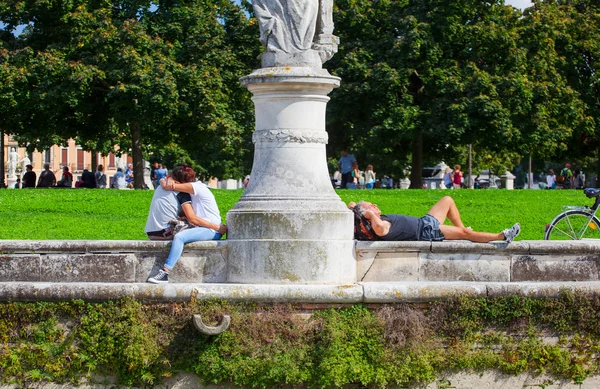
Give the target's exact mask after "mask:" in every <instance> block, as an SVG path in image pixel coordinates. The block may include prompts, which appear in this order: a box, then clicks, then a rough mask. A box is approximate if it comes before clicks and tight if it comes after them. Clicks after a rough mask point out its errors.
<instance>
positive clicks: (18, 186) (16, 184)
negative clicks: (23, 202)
mask: <svg viewBox="0 0 600 389" xmlns="http://www.w3.org/2000/svg"><path fill="white" fill-rule="evenodd" d="M14 188H15V189H19V188H21V178H17V182H15V186H14Z"/></svg>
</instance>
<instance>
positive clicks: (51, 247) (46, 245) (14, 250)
mask: <svg viewBox="0 0 600 389" xmlns="http://www.w3.org/2000/svg"><path fill="white" fill-rule="evenodd" d="M170 244H171V242H169V241H148V240H0V254H31V253H36V254H45V253H57V252H68V253H73V252H74V253H132V252H147V251H169V248H170ZM226 248H227V241H225V240H212V241H206V242H195V243H189V244H187V245H186V246H185V249H186V251H191V250H225V249H226Z"/></svg>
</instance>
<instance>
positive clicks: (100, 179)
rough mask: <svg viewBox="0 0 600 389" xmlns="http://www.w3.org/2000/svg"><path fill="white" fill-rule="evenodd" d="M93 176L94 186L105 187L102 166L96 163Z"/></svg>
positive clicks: (104, 175)
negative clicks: (94, 179) (96, 166)
mask: <svg viewBox="0 0 600 389" xmlns="http://www.w3.org/2000/svg"><path fill="white" fill-rule="evenodd" d="M94 177H95V178H96V187H97V188H100V189H105V188H106V174H104V166H103V165H98V168H97V169H96V173H94Z"/></svg>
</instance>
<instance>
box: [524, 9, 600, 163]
mask: <svg viewBox="0 0 600 389" xmlns="http://www.w3.org/2000/svg"><path fill="white" fill-rule="evenodd" d="M525 22H526V24H527V25H528V28H529V29H530V31H531V32H533V33H536V34H538V35H542V36H543V38H544V40H543V41H542V42H546V43H547V44H548V45H552V48H553V51H554V52H555V56H556V58H557V60H556V61H555V63H556V64H557V70H558V72H559V73H560V75H561V77H562V78H563V80H564V82H566V83H568V85H569V86H570V88H572V90H573V91H574V93H576V94H577V97H578V99H579V101H580V104H581V106H580V109H578V110H577V111H576V114H577V118H576V120H573V126H572V128H569V129H568V130H569V135H571V136H570V139H569V140H568V142H564V143H563V144H561V147H560V154H559V156H560V157H562V158H564V159H567V158H568V159H574V160H578V161H579V162H580V164H583V165H587V162H588V161H586V159H589V160H591V159H595V165H596V166H595V170H596V173H600V127H599V126H600V83H599V75H598V73H597V71H598V69H597V64H596V60H597V58H600V32H599V29H600V5H599V4H597V3H596V2H593V1H587V0H573V1H555V0H552V1H543V2H542V1H536V2H535V5H534V7H533V8H531V9H529V10H528V12H527V14H526V18H525ZM592 150H593V151H594V152H595V155H593V157H592V158H589V157H591V156H592V155H591V153H590V151H592ZM590 162H591V161H590ZM590 165H592V164H590ZM580 166H581V165H580Z"/></svg>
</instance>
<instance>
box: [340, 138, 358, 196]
mask: <svg viewBox="0 0 600 389" xmlns="http://www.w3.org/2000/svg"><path fill="white" fill-rule="evenodd" d="M355 162H356V158H354V155H352V154H348V149H346V148H343V149H342V156H341V157H340V159H339V160H338V170H339V171H340V173H342V185H341V187H340V188H341V189H346V186H347V185H348V183H349V182H354V180H353V177H352V167H353V164H354V163H355Z"/></svg>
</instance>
